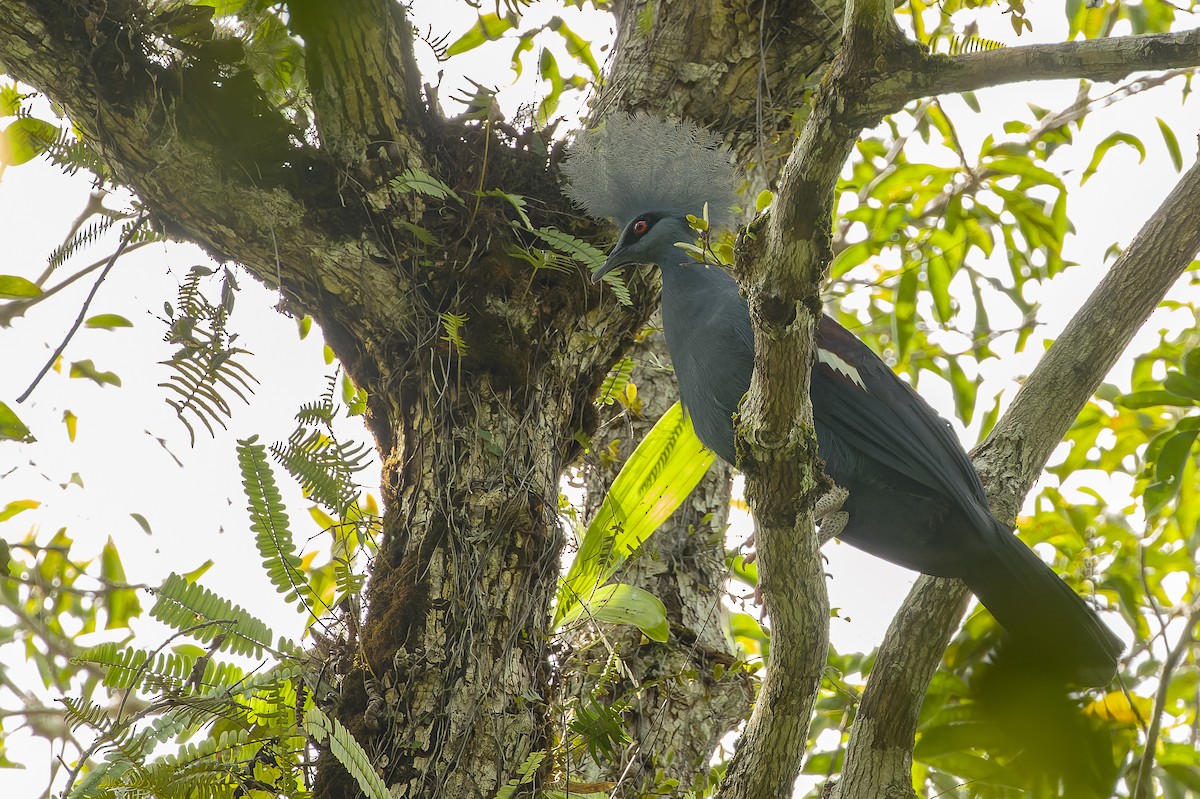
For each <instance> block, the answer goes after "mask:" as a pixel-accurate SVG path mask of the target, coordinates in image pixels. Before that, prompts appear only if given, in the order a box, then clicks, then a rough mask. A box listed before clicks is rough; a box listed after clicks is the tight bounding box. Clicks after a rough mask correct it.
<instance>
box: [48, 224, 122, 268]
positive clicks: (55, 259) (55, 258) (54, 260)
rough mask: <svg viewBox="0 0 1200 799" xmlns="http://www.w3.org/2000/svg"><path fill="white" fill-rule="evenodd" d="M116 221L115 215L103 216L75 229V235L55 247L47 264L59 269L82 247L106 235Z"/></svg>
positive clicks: (49, 266)
mask: <svg viewBox="0 0 1200 799" xmlns="http://www.w3.org/2000/svg"><path fill="white" fill-rule="evenodd" d="M116 221H117V220H116V218H115V217H111V216H102V217H100V218H99V219H97V220H96V221H95V222H92V223H91V224H90V225H84V226H83V227H81V228H80V229H79V230H77V231H75V235H73V236H71V237H70V238H69V239H67V240H66V241H64V242H63V243H62V244H60V245H58V246H57V247H55V248H54V250H53V251H52V252H51V253H50V257H49V258H47V259H46V266H47V267H48V268H49V269H57V268H58V267H60V266H62V265H63V264H64V263H65V262H66V261H67V259H68V258H70V257H71V256H72V255H74V254H75V253H76V252H77V251H78V250H79V249H80V248H81V247H84V246H86V245H88V244H92V243H94V242H95V241H96V240H97V239H99V238H100V237H101V236H102V235H104V233H105V232H107V231H108V229H109V228H111V227H112V226H113V223H115V222H116Z"/></svg>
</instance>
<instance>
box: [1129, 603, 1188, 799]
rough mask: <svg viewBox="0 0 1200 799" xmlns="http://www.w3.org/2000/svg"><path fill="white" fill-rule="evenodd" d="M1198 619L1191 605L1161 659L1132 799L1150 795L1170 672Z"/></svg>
mask: <svg viewBox="0 0 1200 799" xmlns="http://www.w3.org/2000/svg"><path fill="white" fill-rule="evenodd" d="M1198 621H1200V607H1198V606H1193V607H1192V610H1191V612H1190V613H1189V614H1188V617H1187V623H1186V624H1184V627H1183V633H1182V634H1181V635H1180V636H1179V640H1178V641H1176V642H1175V646H1174V647H1172V648H1171V649H1169V650H1167V659H1166V660H1165V661H1163V667H1162V675H1161V676H1160V677H1159V687H1158V693H1157V694H1156V695H1155V697H1154V715H1153V716H1152V717H1151V718H1150V729H1149V730H1148V731H1147V732H1146V746H1145V748H1144V749H1143V750H1142V759H1141V762H1140V763H1138V772H1137V781H1136V782H1135V783H1134V784H1133V793H1132V796H1133V799H1146V797H1148V796H1149V795H1150V793H1149V792H1150V767H1151V766H1152V765H1153V764H1154V748H1155V746H1157V744H1158V734H1159V731H1160V730H1161V729H1162V717H1163V710H1164V709H1165V707H1166V704H1167V693H1168V691H1169V689H1170V687H1171V674H1172V672H1174V671H1175V667H1176V666H1178V665H1179V661H1180V660H1182V659H1183V655H1184V653H1185V652H1187V650H1188V648H1189V647H1191V645H1192V642H1193V641H1194V638H1193V635H1192V634H1193V632H1194V631H1195V629H1196V622H1198Z"/></svg>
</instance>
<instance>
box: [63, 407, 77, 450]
mask: <svg viewBox="0 0 1200 799" xmlns="http://www.w3.org/2000/svg"><path fill="white" fill-rule="evenodd" d="M63 424H65V425H66V426H67V438H69V439H70V440H71V442H72V443H74V442H75V433H76V432H77V430H78V429H79V417H78V416H76V415H75V414H74V413H72V412H71V409H70V408H68V409H67V410H65V411H63Z"/></svg>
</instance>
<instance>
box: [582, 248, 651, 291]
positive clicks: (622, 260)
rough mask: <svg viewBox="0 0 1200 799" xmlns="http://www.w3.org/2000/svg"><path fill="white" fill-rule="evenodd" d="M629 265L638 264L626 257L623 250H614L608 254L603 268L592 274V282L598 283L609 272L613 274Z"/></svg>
mask: <svg viewBox="0 0 1200 799" xmlns="http://www.w3.org/2000/svg"><path fill="white" fill-rule="evenodd" d="M631 263H640V262H639V261H637V260H634V259H630V258H628V257H627V256H626V252H625V251H624V250H619V249H614V250H613V251H612V252H610V253H609V254H608V260H607V261H605V262H604V266H602V267H600V268H599V269H597V270H596V271H595V272H592V282H593V283H599V282H600V278H602V277H604V276H605V275H607V274H608V273H609V272H614V271H616V270H617V269H620V268H621V267H622V266H628V265H629V264H631Z"/></svg>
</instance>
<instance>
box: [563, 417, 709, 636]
mask: <svg viewBox="0 0 1200 799" xmlns="http://www.w3.org/2000/svg"><path fill="white" fill-rule="evenodd" d="M713 457H714V456H713V453H712V451H711V450H709V449H707V448H706V447H705V446H704V445H703V444H701V443H700V439H698V438H696V433H695V431H694V430H693V429H692V423H691V420H689V419H687V418H686V417H685V416H684V414H683V408H682V407H681V406H680V404H679V403H678V402H677V403H675V404H674V405H672V406H671V408H670V410H668V411H667V412H666V413H665V414H663V416H662V418H661V419H659V420H658V422H657V423H656V424H655V425H654V429H652V430H651V431H650V432H649V433H647V434H646V437H645V438H644V439H643V440H642V442H641V443H640V444H638V446H637V449H635V450H634V451H633V454H632V455H630V456H629V460H628V461H626V462H625V465H624V466H623V467H622V468H621V472H620V473H619V474H618V475H617V477H616V479H615V480H613V484H612V487H611V488H609V490H608V495H607V496H606V497H605V498H604V502H603V503H602V504H601V505H600V510H598V511H597V512H596V515H595V517H594V518H593V519H592V521H591V523H590V524H589V525H588V528H587V530H586V532H585V533H584V535H583V540H582V541H581V542H580V545H579V552H578V553H576V555H575V560H574V561H572V563H571V568H570V569H569V570H568V572H567V576H566V578H564V580H563V581H562V583H561V584H560V585H559V592H558V604H557V607H556V609H555V623H556V624H557V623H558V622H559V621H561V620H562V619H563V618H564V617H565V616H566V615H567V614H568V613H570V612H571V611H572V610H573V608H574V607H575V605H576V604H577V603H578V602H579V601H580V600H581V599H586V598H587V597H591V596H592V595H593V594H594V592H595V591H596V589H597V588H599V587H600V586H601V585H602V584H603V583H604V582H605V581H606V580H607V579H608V578H609V577H611V576H612V574H613V573H614V572H615V571H616V570H617V568H618V567H619V566H620V565H621V564H622V563H623V562H624V561H625V559H626V558H628V557H629V556H630V555H631V554H632V553H633V552H635V551H636V550H637V548H638V547H639V546H641V544H642V542H643V541H645V540H646V539H647V538H649V537H650V534H651V533H653V532H654V531H655V530H657V529H658V527H659V525H661V524H662V523H663V522H664V521H666V519H667V517H669V516H670V515H671V514H672V513H673V512H674V511H675V509H676V508H678V507H679V506H680V504H682V503H683V500H684V499H686V498H687V496H688V494H690V493H691V492H692V489H693V488H695V487H696V484H697V483H699V482H700V479H701V478H702V477H704V474H705V473H706V472H707V471H708V467H709V466H710V465H711V464H712V462H713Z"/></svg>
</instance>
